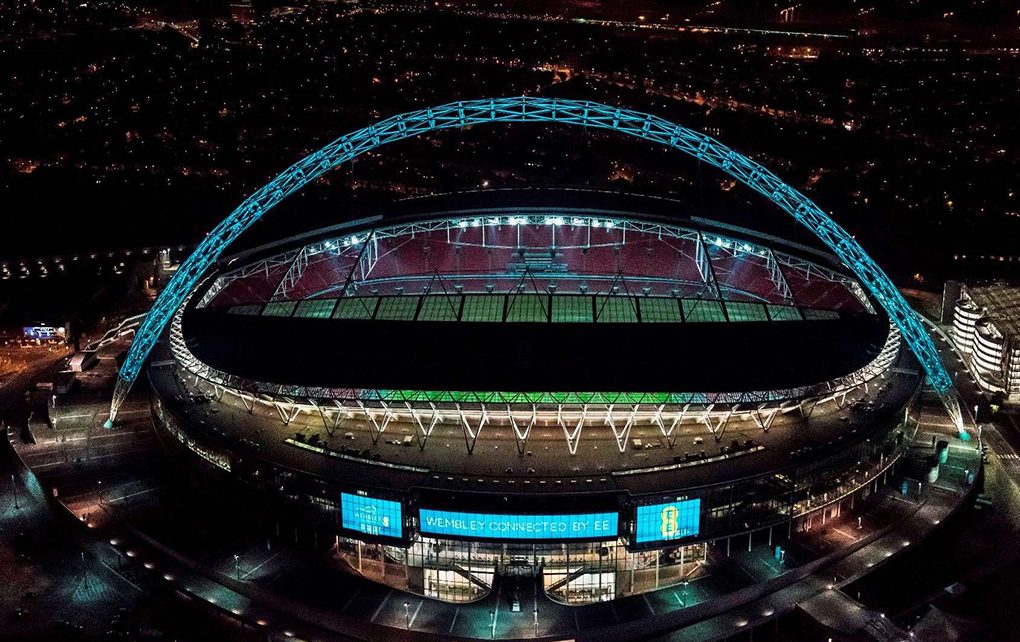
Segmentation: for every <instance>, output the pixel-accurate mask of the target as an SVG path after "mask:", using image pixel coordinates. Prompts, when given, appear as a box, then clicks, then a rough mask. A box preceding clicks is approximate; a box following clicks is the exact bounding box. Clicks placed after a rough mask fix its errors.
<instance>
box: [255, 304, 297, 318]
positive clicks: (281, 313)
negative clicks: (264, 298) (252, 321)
mask: <svg viewBox="0 0 1020 642" xmlns="http://www.w3.org/2000/svg"><path fill="white" fill-rule="evenodd" d="M296 306H297V301H270V302H269V303H267V304H266V307H265V309H264V310H262V316H264V317H289V316H290V315H291V314H293V313H294V308H295V307H296Z"/></svg>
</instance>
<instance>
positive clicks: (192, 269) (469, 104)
mask: <svg viewBox="0 0 1020 642" xmlns="http://www.w3.org/2000/svg"><path fill="white" fill-rule="evenodd" d="M520 122H537V123H549V122H551V123H564V124H567V125H580V126H582V127H593V128H597V129H608V130H613V131H618V132H621V133H624V134H628V135H630V136H634V137H635V138H642V139H645V140H649V141H652V142H655V143H660V144H663V145H666V146H668V147H673V148H675V149H678V150H680V151H682V152H684V153H685V154H688V155H689V156H693V157H695V158H697V159H699V160H701V161H703V162H705V163H708V164H709V165H713V166H715V167H718V168H719V169H721V170H722V171H724V172H726V173H727V174H729V175H730V176H732V177H733V178H735V179H737V180H739V181H740V182H741V183H743V184H744V185H747V186H748V187H750V188H751V189H753V190H755V191H757V192H759V193H761V194H763V195H764V196H765V197H766V198H768V199H769V200H771V201H772V202H773V203H775V204H776V205H778V206H779V208H780V209H782V210H783V211H784V212H786V213H787V214H789V215H791V216H793V217H794V218H795V219H797V221H799V222H800V223H801V224H803V225H804V226H805V227H807V228H808V229H809V230H811V231H812V232H813V233H814V234H815V235H816V236H817V237H818V238H819V239H820V240H821V241H822V242H823V243H824V244H825V245H826V246H828V247H829V249H830V250H832V252H834V253H835V254H836V255H837V256H838V257H839V258H840V259H841V260H842V261H843V263H844V264H845V265H846V266H847V267H848V268H849V269H850V270H851V271H853V273H854V274H855V275H856V276H857V278H858V279H860V281H861V283H862V284H863V285H864V286H865V287H866V288H868V290H869V291H870V292H871V294H872V295H873V296H874V297H875V299H876V300H877V301H878V302H879V303H880V304H881V305H882V307H883V308H884V309H885V310H886V312H887V313H888V314H889V317H890V319H891V320H892V322H893V323H894V324H896V326H897V327H898V328H899V329H900V332H902V333H903V338H904V340H905V341H906V342H907V344H908V345H909V346H910V348H911V350H913V352H914V354H915V355H917V358H918V359H919V360H920V362H921V365H922V367H923V368H924V370H925V372H926V373H927V375H928V379H929V381H930V382H931V384H932V386H934V388H935V389H936V390H937V391H938V392H939V393H940V394H941V395H942V396H943V399H944V400H946V401H947V406H949V407H950V412H951V414H954V415H955V416H954V420H955V421H956V422H957V424H958V427H961V433H962V423H961V421H960V418H959V406H958V402H956V401H955V395H954V394H953V393H952V390H953V384H952V379H951V378H950V376H949V374H948V372H947V371H946V368H945V366H944V365H943V363H942V360H941V358H940V357H939V354H938V350H937V349H936V348H935V344H934V342H933V341H932V339H931V337H930V336H929V335H928V333H927V332H926V331H925V330H924V328H923V327H922V325H921V322H920V320H919V319H918V317H917V315H916V313H915V312H914V311H913V310H912V309H911V308H910V306H909V305H908V304H907V302H906V301H905V300H904V299H903V297H902V296H901V295H900V293H899V291H898V290H897V289H896V286H894V285H893V284H892V282H891V281H890V280H889V277H887V276H886V275H885V273H884V272H882V270H881V268H879V267H878V265H877V264H876V263H875V262H874V261H873V260H872V259H871V257H869V256H868V255H867V254H866V253H865V252H864V250H863V249H862V248H861V246H860V245H858V243H857V242H856V241H855V240H854V239H853V238H852V237H851V236H850V235H849V234H847V232H846V231H845V230H843V228H841V227H840V226H839V225H837V224H836V222H835V221H833V220H832V219H831V218H829V217H828V216H827V215H826V214H825V212H823V211H822V210H821V209H820V208H819V207H818V206H817V205H815V204H814V203H813V202H811V200H810V199H808V198H807V197H806V196H804V195H803V194H801V193H800V192H798V191H797V190H795V189H794V188H792V187H790V186H789V185H787V184H786V183H784V182H783V181H781V180H779V178H777V177H776V175H775V174H773V173H772V172H770V171H769V170H768V169H766V168H765V167H762V166H761V165H760V164H758V163H756V162H755V161H753V160H751V159H749V158H747V157H746V156H743V155H741V154H738V153H737V152H735V151H733V150H732V149H730V148H729V147H726V146H725V145H723V144H722V143H720V142H718V141H717V140H715V139H713V138H711V137H709V136H706V135H705V134H702V133H699V132H696V131H693V130H690V129H687V128H686V127H684V126H682V125H677V124H676V123H671V122H669V121H667V120H664V119H662V118H658V117H656V116H653V115H651V114H645V113H641V112H638V111H632V110H629V109H621V108H618V107H611V106H609V105H603V104H600V103H594V102H588V101H580V100H567V99H562V98H537V97H536V98H532V97H526V96H519V97H513V98H490V99H482V100H465V101H459V102H455V103H449V104H446V105H440V106H438V107H430V108H428V109H422V110H418V111H412V112H408V113H405V114H399V115H396V116H391V117H390V118H387V119H385V120H382V121H379V122H378V123H376V124H374V125H369V126H368V127H365V128H363V129H359V130H357V131H355V132H352V133H350V134H347V135H345V136H342V137H340V138H338V139H337V140H335V141H333V142H332V143H330V144H328V145H326V146H325V147H323V148H322V149H320V150H319V151H317V152H315V153H313V154H309V155H308V156H306V157H305V158H303V159H301V160H300V161H298V162H297V163H296V164H294V165H292V166H291V167H290V168H288V169H287V170H286V171H284V172H283V173H282V174H280V175H279V176H277V177H276V178H274V179H273V180H272V181H270V182H269V183H267V184H266V185H264V186H263V187H262V188H261V189H259V190H258V191H257V192H255V193H254V194H252V195H251V196H249V197H248V198H247V199H246V200H245V201H244V202H243V203H241V205H240V206H239V207H238V208H237V209H235V210H234V211H233V212H231V214H230V216H228V217H227V218H225V219H224V220H223V221H222V222H220V224H219V225H217V226H216V228H215V229H213V231H212V232H210V233H209V235H208V236H206V237H205V239H203V241H202V242H201V243H200V244H199V245H198V247H197V248H196V249H195V251H194V253H192V255H191V256H189V257H188V258H187V260H185V261H184V263H182V264H181V266H180V268H179V269H178V270H177V272H176V273H175V274H174V276H173V278H171V279H170V283H169V284H167V287H166V289H164V290H163V292H162V293H160V295H159V297H158V298H157V299H156V302H155V304H154V305H153V306H152V309H151V310H150V311H149V313H148V315H147V316H146V317H145V321H144V322H142V324H141V326H140V327H139V328H138V332H137V334H136V335H135V339H134V342H133V343H132V345H131V349H130V350H129V351H128V354H127V357H126V359H125V360H124V364H123V365H122V366H121V369H120V376H119V378H118V380H117V387H116V390H115V391H114V396H113V401H112V404H111V408H110V422H109V424H110V425H112V421H113V419H114V418H115V416H116V414H117V410H118V408H119V407H120V405H121V403H122V402H123V401H124V398H125V397H126V396H127V393H128V392H129V391H130V389H131V385H132V384H133V383H134V381H135V379H137V378H138V374H139V372H141V369H142V365H143V364H144V363H145V359H146V357H147V356H148V355H149V352H150V351H151V350H152V347H153V346H154V345H155V343H156V341H157V339H158V338H159V335H160V334H162V332H163V329H164V328H165V327H166V324H167V323H168V322H169V321H170V318H171V317H172V316H173V314H174V312H176V310H177V309H178V308H179V307H180V305H181V304H182V303H183V301H184V300H185V298H186V297H187V295H188V293H189V292H190V291H191V290H192V289H193V288H194V287H195V285H196V284H197V283H198V281H199V279H200V278H201V277H202V275H203V274H204V273H205V272H206V270H207V269H208V268H209V267H210V266H211V265H212V264H213V263H214V262H215V261H216V260H217V259H218V258H219V257H220V255H221V254H222V253H223V251H224V250H225V249H226V248H227V246H229V245H230V244H231V243H232V242H233V241H234V240H235V239H236V238H237V237H238V236H240V235H241V234H242V233H243V232H244V231H245V230H247V229H248V227H250V226H251V224H252V223H254V222H255V221H257V220H258V219H259V218H261V217H262V215H263V214H265V213H266V212H268V211H269V210H270V209H272V208H273V206H275V205H276V204H277V203H279V202H280V201H282V200H283V199H285V198H287V197H288V196H290V195H291V194H293V193H294V192H296V191H298V190H299V189H301V188H302V187H304V186H305V185H307V184H308V183H310V182H312V181H314V180H315V179H317V178H319V177H320V176H322V175H323V174H325V173H326V172H328V171H330V170H332V169H333V168H335V167H337V166H338V165H341V164H342V163H345V162H347V161H349V160H351V159H353V158H356V157H358V156H360V155H361V154H364V153H365V152H368V151H370V150H373V149H375V148H377V147H381V146H382V145H386V144H388V143H393V142H396V141H399V140H404V139H405V138H411V137H413V136H418V135H419V134H424V133H428V132H431V131H436V130H441V129H457V128H461V127H468V126H470V125H481V124H484V123H520ZM953 406H955V407H956V410H955V412H954V411H953Z"/></svg>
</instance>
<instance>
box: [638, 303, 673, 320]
mask: <svg viewBox="0 0 1020 642" xmlns="http://www.w3.org/2000/svg"><path fill="white" fill-rule="evenodd" d="M638 301H639V302H640V306H641V323H680V321H681V319H680V308H679V307H678V306H677V302H676V299H654V298H641V299H638Z"/></svg>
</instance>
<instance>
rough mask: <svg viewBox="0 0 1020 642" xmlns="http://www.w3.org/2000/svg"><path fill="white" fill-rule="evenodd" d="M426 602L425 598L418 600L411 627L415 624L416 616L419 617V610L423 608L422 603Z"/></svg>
mask: <svg viewBox="0 0 1020 642" xmlns="http://www.w3.org/2000/svg"><path fill="white" fill-rule="evenodd" d="M424 603H425V600H418V608H416V609H415V610H414V615H412V616H411V622H410V624H409V627H411V626H414V618H416V617H418V611H420V610H421V605H422V604H424Z"/></svg>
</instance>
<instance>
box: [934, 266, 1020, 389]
mask: <svg viewBox="0 0 1020 642" xmlns="http://www.w3.org/2000/svg"><path fill="white" fill-rule="evenodd" d="M943 308H944V309H943V318H944V319H946V320H948V318H950V317H951V318H952V324H953V325H952V337H953V341H954V342H955V343H956V347H957V348H958V349H959V350H960V352H962V353H963V354H964V356H965V357H966V359H967V361H968V362H969V364H970V365H971V366H972V370H973V372H974V373H975V375H976V377H977V381H978V384H979V385H980V386H981V388H982V389H983V390H985V391H986V392H988V393H990V394H996V395H1002V396H1003V398H1004V400H1005V401H1006V402H1007V403H1020V286H1017V285H1015V284H1012V283H1007V282H1003V281H995V282H991V283H974V284H969V285H968V284H963V283H958V282H950V283H947V285H946V289H945V296H944V297H943Z"/></svg>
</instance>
